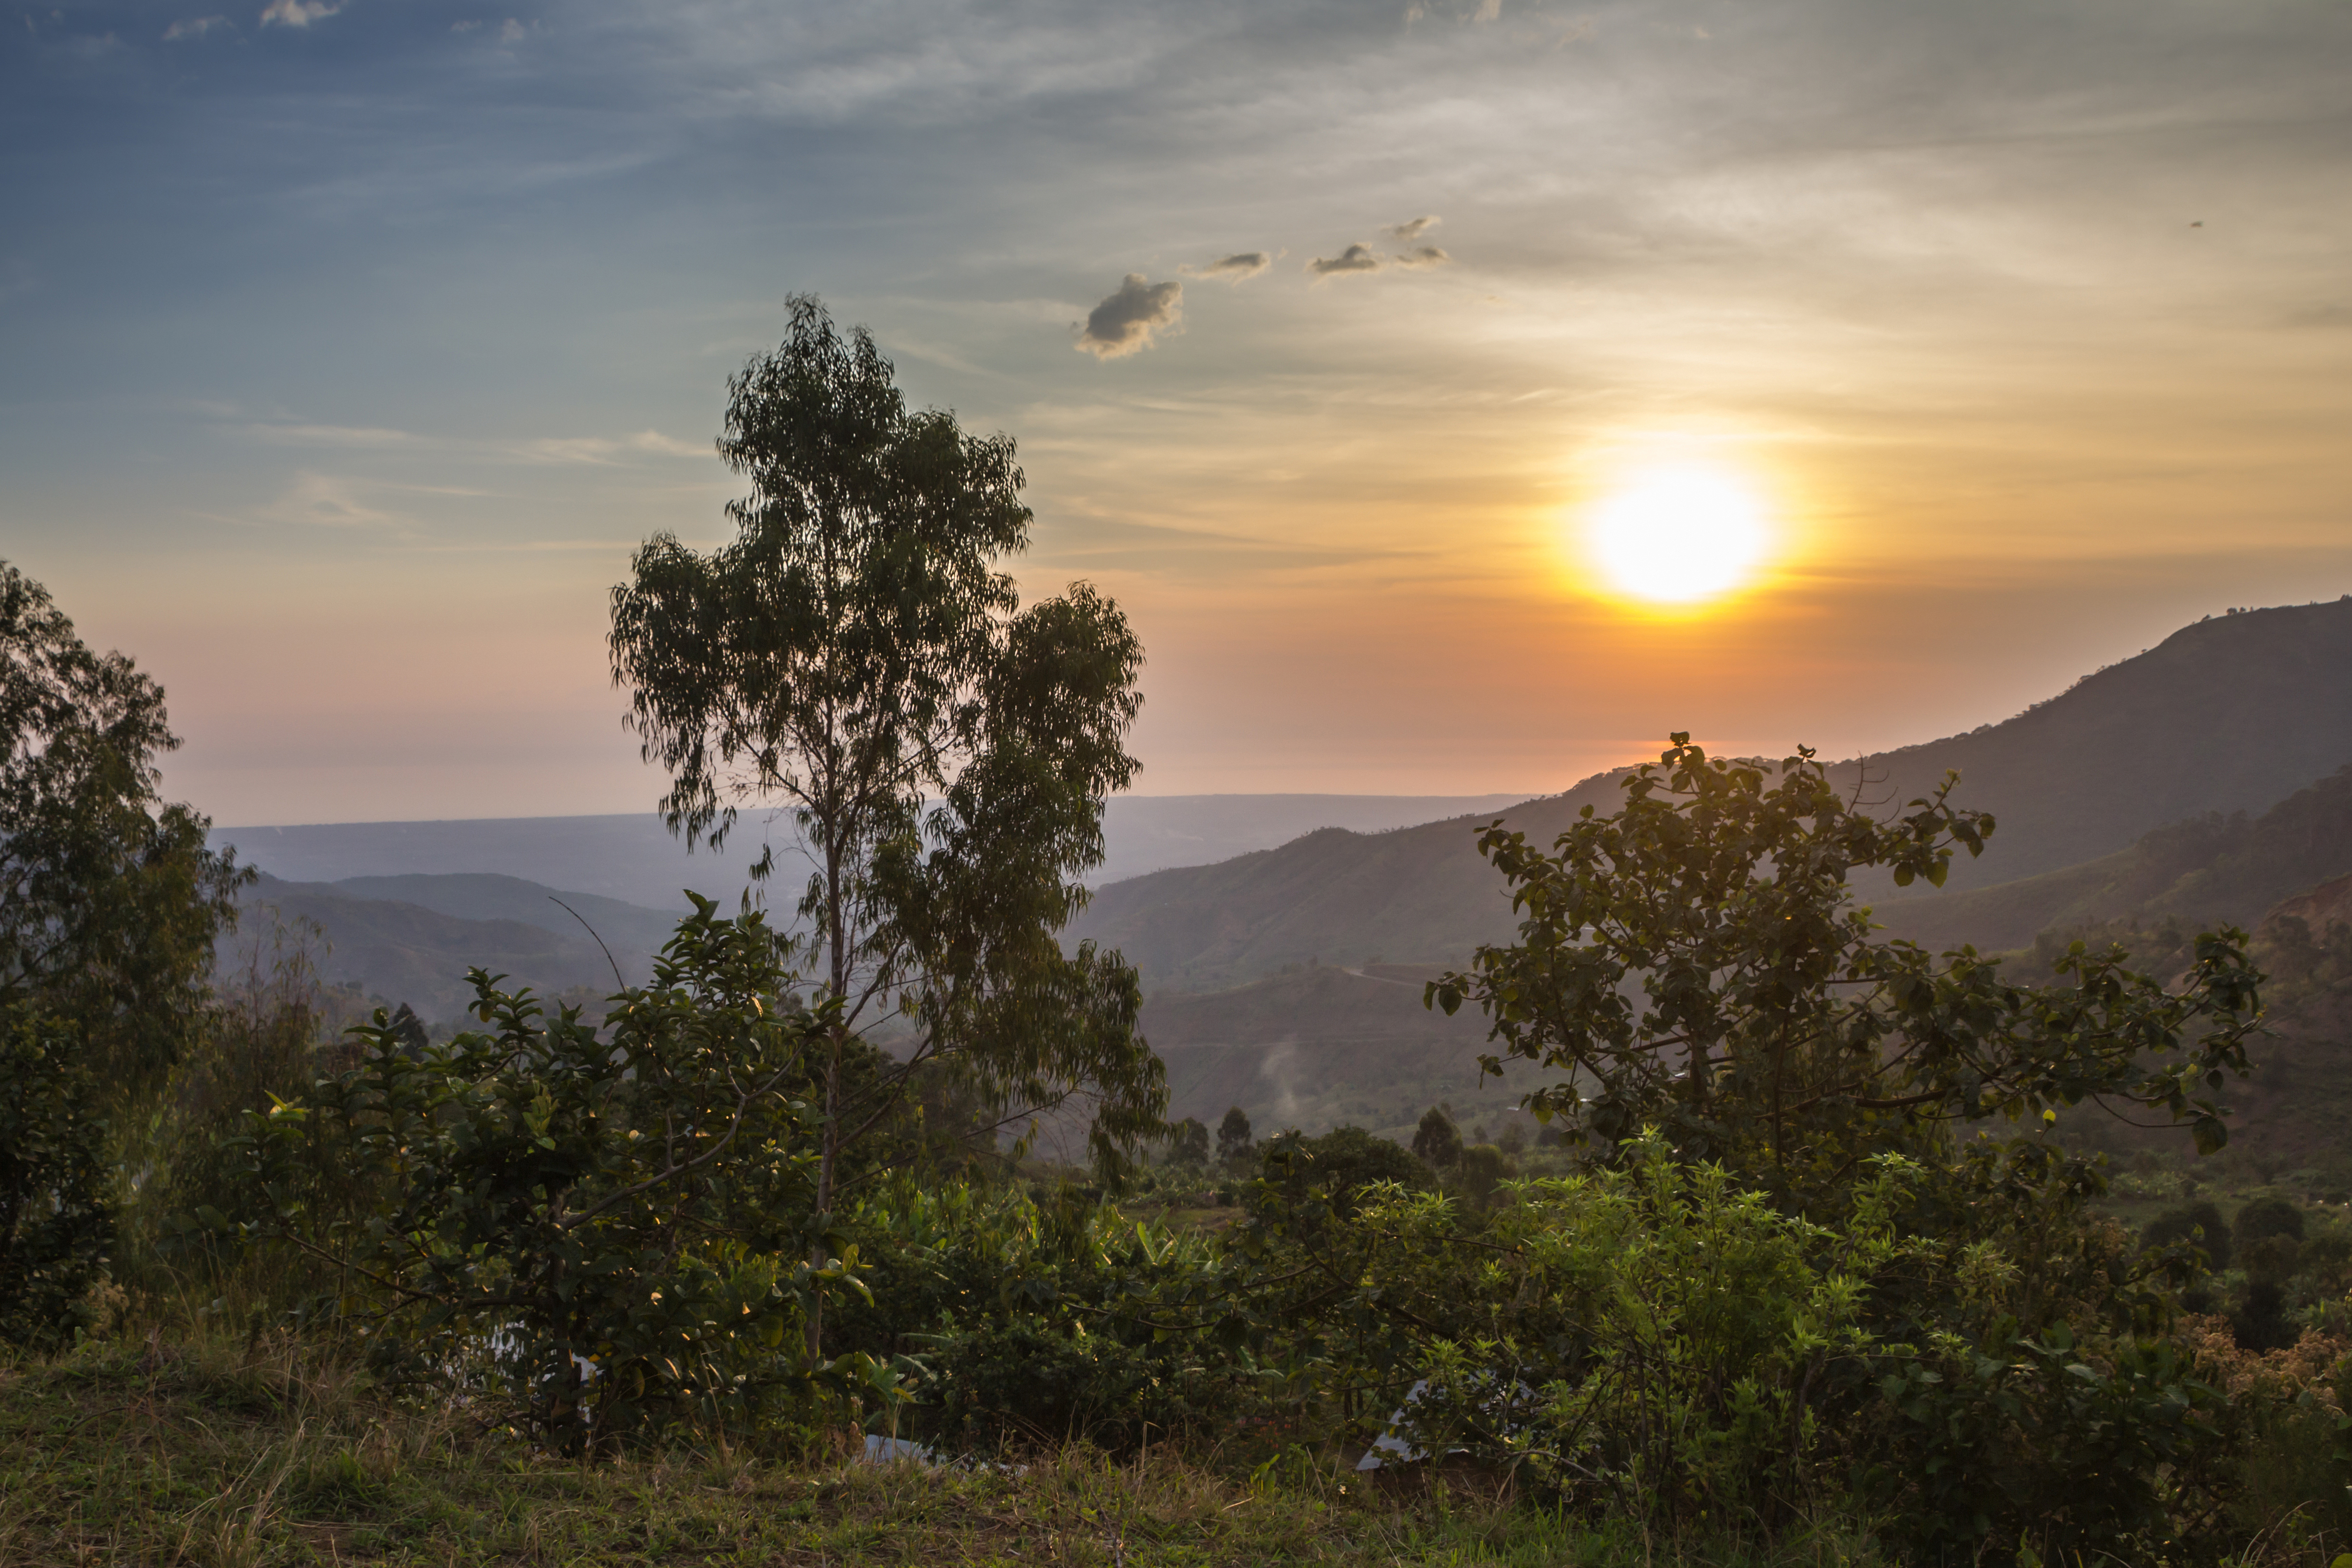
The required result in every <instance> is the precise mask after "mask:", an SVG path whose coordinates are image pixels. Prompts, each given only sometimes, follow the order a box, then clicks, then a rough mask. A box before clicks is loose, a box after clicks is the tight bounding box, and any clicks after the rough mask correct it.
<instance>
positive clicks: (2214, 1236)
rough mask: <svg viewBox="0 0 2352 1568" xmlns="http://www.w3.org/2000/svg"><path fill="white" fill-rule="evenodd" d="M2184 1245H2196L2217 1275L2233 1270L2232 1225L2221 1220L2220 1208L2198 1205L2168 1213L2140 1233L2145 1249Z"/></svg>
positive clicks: (2168, 1211) (2184, 1206)
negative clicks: (2231, 1265)
mask: <svg viewBox="0 0 2352 1568" xmlns="http://www.w3.org/2000/svg"><path fill="white" fill-rule="evenodd" d="M2182 1242H2193V1243H2194V1244H2195V1245H2196V1246H2197V1247H2198V1248H2199V1249H2200V1250H2201V1251H2202V1252H2203V1253H2204V1254H2205V1261H2206V1265H2207V1266H2208V1267H2209V1268H2211V1269H2212V1270H2213V1271H2214V1272H2215V1273H2217V1274H2218V1273H2220V1272H2221V1270H2223V1269H2225V1268H2229V1267H2230V1222H2229V1221H2227V1220H2225V1219H2223V1218H2222V1217H2221V1208H2220V1207H2219V1206H2218V1205H2214V1204H2212V1203H2210V1202H2199V1203H2193V1204H2184V1205H2181V1206H2180V1207H2179V1208H2172V1209H2167V1210H2165V1211H2164V1213H2162V1214H2160V1215H2157V1216H2156V1217H2155V1218H2154V1219H2152V1220H2150V1221H2148V1222H2147V1228H2146V1229H2144V1230H2142V1231H2141V1232H2140V1245H2141V1246H2143V1247H2173V1246H2178V1245H2179V1244H2180V1243H2182Z"/></svg>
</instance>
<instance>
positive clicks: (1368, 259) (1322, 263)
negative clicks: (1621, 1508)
mask: <svg viewBox="0 0 2352 1568" xmlns="http://www.w3.org/2000/svg"><path fill="white" fill-rule="evenodd" d="M1380 269H1381V258H1380V257H1379V256H1377V255H1376V254H1374V252H1373V250H1372V247H1370V246H1369V245H1351V246H1349V247H1348V248H1347V249H1345V250H1343V251H1341V252H1340V253H1339V255H1337V256H1332V257H1322V256H1318V257H1317V258H1315V259H1314V260H1312V261H1310V262H1308V263H1307V271H1309V272H1312V273H1313V274H1315V276H1316V277H1318V278H1336V277H1339V275H1340V274H1342V273H1346V272H1378V271H1379V270H1380Z"/></svg>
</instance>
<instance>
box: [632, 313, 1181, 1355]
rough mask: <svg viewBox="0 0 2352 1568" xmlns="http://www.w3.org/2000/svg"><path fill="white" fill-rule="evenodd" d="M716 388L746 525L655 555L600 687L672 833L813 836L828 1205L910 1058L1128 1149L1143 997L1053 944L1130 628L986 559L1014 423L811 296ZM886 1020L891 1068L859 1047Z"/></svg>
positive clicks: (1155, 1101)
mask: <svg viewBox="0 0 2352 1568" xmlns="http://www.w3.org/2000/svg"><path fill="white" fill-rule="evenodd" d="M729 390H730V403H729V406H728V411H727V420H726V426H725V430H724V433H723V434H722V436H721V437H720V438H719V456H720V457H721V458H724V459H725V460H726V462H727V463H728V465H729V467H730V468H733V469H734V470H735V471H736V472H737V473H738V474H740V475H742V476H744V477H745V478H746V479H748V480H749V481H750V485H751V493H750V494H749V495H747V496H745V497H744V498H743V499H741V500H736V501H733V502H731V503H730V505H729V507H728V509H727V510H728V515H729V516H730V518H731V519H732V520H733V521H734V523H735V525H736V530H737V531H736V535H735V537H734V539H733V540H731V541H730V542H727V543H725V544H723V545H721V546H719V548H718V549H716V550H713V551H711V552H709V553H707V554H706V553H701V552H696V551H694V550H691V549H689V548H688V547H687V546H685V545H683V544H681V543H679V542H678V541H677V539H675V538H674V537H672V536H670V535H668V534H666V533H665V534H661V535H657V536H656V537H655V538H653V539H651V540H649V541H647V542H646V544H645V546H644V547H643V548H642V549H641V550H640V551H639V552H637V555H636V557H635V562H634V563H633V570H632V574H631V577H630V580H629V581H628V582H626V583H624V584H621V585H619V586H618V587H616V588H615V589H614V594H613V633H612V655H613V669H614V680H615V682H616V684H619V685H621V686H623V687H625V688H626V689H628V690H629V691H630V693H631V701H632V709H631V723H632V725H633V727H634V728H635V730H636V731H637V732H638V733H639V735H640V736H641V737H642V738H643V741H644V753H645V755H646V758H647V760H648V761H658V762H660V763H662V764H663V765H664V766H665V767H666V768H667V770H668V771H669V773H670V775H671V780H672V784H671V788H670V791H669V794H668V795H667V797H666V798H665V800H664V801H663V803H662V809H663V811H664V813H665V815H666V816H667V820H668V822H669V825H670V826H671V828H672V830H673V831H676V832H682V833H684V834H685V835H686V836H687V837H688V842H689V843H692V842H695V841H698V840H699V841H701V842H705V843H708V844H710V845H712V846H716V845H718V844H719V843H721V842H722V841H724V839H725V838H726V837H727V836H728V835H729V833H730V831H731V830H732V829H733V828H734V827H735V826H737V823H738V819H739V816H740V813H742V812H744V811H747V810H755V809H757V808H759V807H761V806H762V805H772V806H777V807H782V808H783V809H786V810H788V811H789V812H790V814H791V816H792V819H793V823H794V824H795V826H796V827H797V828H798V837H799V842H800V846H801V848H802V850H803V851H804V853H805V855H806V858H807V860H808V867H809V874H808V878H807V880H806V882H805V883H804V884H803V889H802V891H801V896H800V899H799V903H798V909H799V912H800V915H801V917H802V919H803V921H805V922H806V925H805V930H806V931H807V933H808V935H807V939H806V940H807V942H808V949H807V953H808V961H809V964H810V967H811V970H812V972H813V974H814V979H815V980H816V982H817V983H818V984H820V985H821V986H822V988H823V990H824V993H825V994H827V996H828V997H829V998H830V999H831V1000H832V1001H833V1002H834V1003H835V1005H837V1007H838V1014H837V1017H836V1020H835V1023H834V1025H833V1026H832V1030H831V1037H830V1041H829V1050H828V1053H827V1060H826V1061H825V1064H824V1082H823V1095H824V1147H823V1154H822V1160H821V1163H820V1167H819V1172H818V1183H817V1194H818V1195H817V1201H818V1204H819V1206H820V1208H824V1207H825V1206H827V1205H831V1204H832V1203H833V1202H834V1201H835V1194H836V1192H837V1191H838V1190H839V1187H840V1184H841V1183H842V1180H843V1169H842V1163H841V1157H842V1152H843V1151H844V1150H845V1149H846V1148H847V1147H849V1146H850V1145H851V1144H853V1143H854V1142H856V1140H857V1139H858V1138H859V1137H861V1136H862V1135H864V1134H865V1133H866V1132H868V1131H872V1130H873V1129H875V1128H876V1127H877V1126H879V1125H881V1124H882V1123H883V1122H885V1121H887V1120H888V1119H889V1118H890V1117H891V1115H892V1113H893V1111H894V1109H895V1108H896V1107H898V1106H899V1105H900V1104H902V1103H903V1102H904V1100H905V1097H906V1096H907V1094H908V1092H909V1090H910V1089H912V1088H913V1087H914V1086H915V1084H916V1083H917V1081H918V1079H919V1077H920V1076H921V1075H925V1074H927V1073H928V1074H934V1075H939V1076H944V1077H946V1078H948V1079H951V1080H952V1081H953V1083H954V1085H955V1087H956V1088H958V1089H961V1091H962V1092H963V1093H965V1094H967V1095H976V1096H977V1097H978V1099H979V1100H980V1101H981V1102H982V1103H983V1104H985V1105H986V1106H988V1107H989V1108H991V1110H992V1113H993V1115H994V1117H995V1118H996V1119H997V1122H996V1124H997V1125H1000V1126H1002V1125H1008V1124H1011V1123H1013V1122H1014V1121H1023V1120H1029V1119H1033V1118H1034V1117H1035V1116H1036V1115H1037V1114H1038V1113H1040V1112H1042V1111H1045V1110H1050V1109H1054V1108H1058V1107H1060V1106H1063V1105H1064V1104H1066V1103H1067V1102H1069V1101H1071V1100H1073V1099H1082V1100H1086V1101H1089V1102H1090V1103H1091V1109H1092V1112H1093V1115H1092V1118H1091V1121H1090V1124H1089V1128H1088V1146H1089V1149H1090V1152H1091V1154H1092V1156H1093V1158H1094V1159H1095V1160H1096V1161H1097V1163H1098V1164H1100V1165H1102V1166H1105V1167H1117V1166H1118V1165H1120V1164H1121V1163H1123V1162H1124V1161H1125V1160H1126V1159H1127V1158H1128V1157H1129V1151H1130V1150H1131V1149H1132V1147H1133V1145H1134V1143H1135V1142H1136V1141H1137V1140H1138V1139H1139V1138H1141V1137H1143V1136H1146V1135H1148V1134H1151V1133H1154V1132H1156V1131H1158V1130H1159V1128H1160V1124H1161V1116H1162V1113H1163V1111H1164V1110H1165V1109H1166V1104H1167V1089H1166V1086H1165V1083H1164V1080H1163V1078H1162V1075H1161V1072H1160V1063H1159V1060H1158V1058H1155V1057H1154V1056H1153V1055H1152V1054H1151V1052H1150V1048H1149V1047H1147V1046H1146V1045H1145V1043H1144V1042H1143V1040H1142V1039H1141V1038H1140V1037H1139V1036H1138V1035H1137V1033H1136V1019H1137V1015H1138V1013H1139V1009H1140V1005H1141V991H1140V987H1139V983H1138V980H1137V977H1136V974H1135V972H1134V971H1133V970H1132V969H1131V968H1129V966H1128V965H1127V964H1126V963H1125V962H1124V961H1123V960H1122V959H1121V958H1120V956H1119V955H1118V953H1116V952H1097V950H1096V949H1095V948H1094V947H1093V946H1092V944H1090V943H1089V944H1082V945H1080V946H1079V947H1078V949H1077V950H1076V952H1075V953H1066V952H1064V951H1063V949H1062V946H1061V943H1060V942H1059V939H1058V935H1057V933H1058V931H1060V929H1061V927H1062V926H1063V925H1064V924H1065V923H1066V921H1068V919H1069V918H1070V916H1071V915H1072V914H1074V913H1075V912H1076V910H1077V909H1078V908H1079V906H1080V905H1081V904H1082V903H1083V902H1084V900H1085V898H1086V889H1085V887H1084V884H1083V882H1082V880H1081V878H1082V877H1083V875H1084V873H1085V872H1086V871H1087V869H1089V868H1092V867H1095V866H1097V865H1099V864H1100V863H1101V861H1102V858H1103V840H1102V811H1103V804H1104V802H1105V800H1106V798H1107V797H1108V795H1110V794H1111V793H1112V792H1114V791H1117V790H1119V789H1123V788H1125V787H1127V785H1128V784H1129V781H1130V780H1131V779H1132V778H1133V777H1134V775H1135V773H1136V770H1137V767H1138V765H1139V764H1138V763H1137V762H1136V759H1135V758H1134V757H1133V756H1131V755H1130V754H1129V752H1128V751H1127V749H1126V741H1127V736H1128V732H1129V730H1130V729H1131V727H1132V726H1133V723H1134V721H1135V716H1136V713H1137V711H1138V710H1139V708H1140V706H1141V701H1142V699H1141V697H1140V695H1139V693H1138V691H1137V689H1136V678H1137V676H1138V674H1139V671H1140V670H1141V668H1142V662H1143V651H1142V647H1141V645H1140V643H1139V642H1138V640H1137V639H1136V637H1135V635H1134V633H1133V632H1132V631H1131V630H1130V629H1129V626H1128V624H1127V620H1126V617H1125V616H1122V615H1121V614H1120V612H1119V610H1118V606H1117V605H1114V604H1112V603H1111V602H1110V601H1109V600H1108V599H1106V598H1104V597H1102V596H1101V595H1097V593H1095V592H1094V591H1093V590H1092V589H1091V588H1089V587H1088V586H1087V585H1086V584H1074V585H1073V586H1072V587H1071V588H1070V589H1069V591H1068V592H1067V593H1066V595H1063V596H1062V597H1059V598H1051V599H1045V600H1043V601H1040V602H1038V603H1035V604H1032V605H1027V606H1025V607H1024V606H1023V605H1022V604H1021V602H1020V595H1019V594H1018V591H1017V590H1016V588H1015V587H1014V584H1013V580H1012V579H1011V577H1010V576H1008V575H1007V574H1005V573H1004V572H1003V570H1002V566H1003V562H1004V561H1005V560H1006V558H1007V557H1009V556H1012V555H1013V554H1015V553H1017V552H1020V551H1021V550H1022V549H1024V547H1025V546H1026V544H1027V542H1028V533H1029V524H1030V512H1029V510H1028V508H1027V507H1025V506H1024V505H1023V504H1022V502H1021V499H1020V492H1021V489H1022V486H1023V483H1024V479H1023V475H1022V472H1021V469H1020V468H1019V467H1018V465H1017V464H1016V463H1015V461H1014V449H1013V441H1012V438H1011V437H1004V436H992V437H975V436H968V435H966V434H965V433H964V432H963V431H962V430H961V428H960V427H959V426H958V425H957V423H956V420H955V416H953V415H952V414H951V413H949V412H946V411H944V410H939V409H926V410H922V411H920V412H912V411H909V410H908V407H907V406H906V403H905V400H904V398H903V397H902V395H900V393H899V390H898V385H897V383H896V379H895V374H894V371H893V368H892V366H891V364H890V362H889V361H888V360H887V358H885V357H884V356H883V354H882V353H881V352H880V351H879V350H878V349H877V347H876V346H875V343H874V341H873V339H872V337H871V336H870V335H869V334H868V333H867V332H866V331H865V330H864V329H863V328H859V329H856V330H854V331H851V332H850V333H849V334H848V335H847V336H846V337H844V336H843V335H842V334H841V333H840V332H838V331H836V330H835V326H834V323H833V321H832V318H831V317H830V316H829V315H828V314H827V312H826V311H825V310H824V306H823V305H822V304H821V303H820V302H819V301H818V300H815V299H814V298H813V297H809V296H805V295H803V296H797V297H795V298H794V299H793V300H792V301H791V323H790V327H789V330H788V331H787V332H786V335H785V337H784V340H783V342H782V344H781V345H780V346H779V347H778V348H777V349H776V350H775V351H774V352H773V353H767V354H763V355H761V356H759V357H757V358H755V359H753V360H752V361H751V363H750V364H748V365H747V366H746V367H745V368H744V370H743V372H742V373H741V374H739V375H737V376H735V377H733V378H732V379H731V380H730V383H729ZM774 858H775V848H774V846H773V845H772V844H771V845H770V846H769V847H768V848H767V850H766V851H764V852H763V853H762V855H761V858H760V860H759V862H758V864H757V865H756V866H755V867H754V874H755V876H761V877H764V876H766V875H767V874H769V873H770V872H771V871H772V869H773V867H774ZM886 1027H887V1028H888V1029H890V1030H894V1031H897V1032H898V1033H897V1035H896V1037H894V1038H893V1040H892V1041H891V1049H890V1051H889V1053H888V1054H887V1057H884V1056H877V1055H876V1054H874V1053H871V1052H864V1053H861V1052H860V1051H859V1049H858V1042H859V1041H860V1040H861V1039H871V1038H872V1037H873V1036H874V1034H875V1033H876V1031H877V1029H878V1028H886ZM852 1058H857V1069H856V1071H854V1072H851V1071H845V1068H849V1067H850V1066H851V1065H852ZM1032 1124H1033V1125H1034V1121H1032ZM820 1332H821V1325H818V1324H816V1323H814V1322H813V1323H812V1324H811V1326H810V1337H811V1340H812V1342H813V1344H814V1341H815V1340H816V1338H817V1336H818V1334H819V1333H820Z"/></svg>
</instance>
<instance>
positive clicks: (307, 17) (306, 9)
mask: <svg viewBox="0 0 2352 1568" xmlns="http://www.w3.org/2000/svg"><path fill="white" fill-rule="evenodd" d="M342 8H343V0H333V3H332V4H329V0H269V4H268V6H266V7H264V8H263V10H262V13H261V25H262V26H265V27H268V26H279V27H307V26H310V24H311V23H313V22H315V21H318V20H319V19H320V17H322V16H333V15H334V14H335V13H336V12H338V11H340V10H341V9H342Z"/></svg>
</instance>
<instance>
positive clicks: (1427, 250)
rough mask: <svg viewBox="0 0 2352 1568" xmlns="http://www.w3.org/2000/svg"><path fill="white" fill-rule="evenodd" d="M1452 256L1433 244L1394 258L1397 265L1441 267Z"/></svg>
mask: <svg viewBox="0 0 2352 1568" xmlns="http://www.w3.org/2000/svg"><path fill="white" fill-rule="evenodd" d="M1453 259H1454V258H1452V257H1450V256H1448V255H1446V254H1445V252H1444V251H1443V250H1440V249H1438V248H1437V247H1435V246H1433V245H1424V246H1421V247H1416V248H1414V249H1412V250H1408V251H1406V252H1405V253H1404V254H1402V256H1399V257H1396V258H1394V260H1395V262H1396V264H1397V265H1398V266H1399V267H1443V266H1444V265H1445V264H1446V263H1447V262H1449V261H1451V260H1453Z"/></svg>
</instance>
